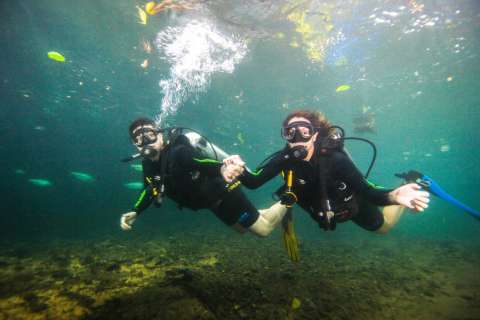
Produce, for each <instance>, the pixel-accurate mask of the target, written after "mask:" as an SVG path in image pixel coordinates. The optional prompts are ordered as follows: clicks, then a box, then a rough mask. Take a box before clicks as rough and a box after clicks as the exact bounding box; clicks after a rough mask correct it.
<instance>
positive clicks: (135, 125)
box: [128, 118, 157, 139]
mask: <svg viewBox="0 0 480 320" xmlns="http://www.w3.org/2000/svg"><path fill="white" fill-rule="evenodd" d="M147 125H151V126H153V127H156V126H157V124H156V123H155V121H153V120H152V119H149V118H138V119H136V120H134V121H133V122H132V123H131V124H130V126H129V127H128V133H129V134H130V138H131V139H133V138H134V136H133V130H134V129H135V128H138V127H141V126H147Z"/></svg>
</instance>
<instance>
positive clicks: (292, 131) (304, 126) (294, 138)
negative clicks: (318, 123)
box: [281, 121, 315, 143]
mask: <svg viewBox="0 0 480 320" xmlns="http://www.w3.org/2000/svg"><path fill="white" fill-rule="evenodd" d="M281 134H282V138H284V139H285V140H287V141H288V142H290V143H295V142H307V141H309V140H310V139H311V138H312V136H313V135H314V134H315V128H314V127H313V126H312V124H311V123H309V122H306V121H295V122H292V123H290V124H289V125H287V126H286V127H283V128H282V130H281Z"/></svg>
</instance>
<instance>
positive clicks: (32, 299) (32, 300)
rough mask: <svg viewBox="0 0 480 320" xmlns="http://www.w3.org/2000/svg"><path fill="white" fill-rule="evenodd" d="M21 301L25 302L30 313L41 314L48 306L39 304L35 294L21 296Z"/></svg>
mask: <svg viewBox="0 0 480 320" xmlns="http://www.w3.org/2000/svg"><path fill="white" fill-rule="evenodd" d="M23 299H24V300H25V302H26V303H27V306H28V308H29V309H30V311H32V312H41V311H44V310H46V309H48V305H47V304H45V303H43V302H40V300H39V299H38V296H37V295H36V294H33V293H27V294H26V295H24V296H23Z"/></svg>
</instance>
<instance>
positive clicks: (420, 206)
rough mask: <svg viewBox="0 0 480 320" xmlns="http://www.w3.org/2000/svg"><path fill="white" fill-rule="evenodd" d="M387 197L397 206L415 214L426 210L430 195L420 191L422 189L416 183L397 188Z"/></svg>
mask: <svg viewBox="0 0 480 320" xmlns="http://www.w3.org/2000/svg"><path fill="white" fill-rule="evenodd" d="M389 196H390V197H391V199H392V200H393V201H395V202H396V203H397V204H399V205H402V206H405V207H407V208H409V209H411V210H413V211H416V212H422V211H423V210H425V209H426V208H428V202H430V193H428V192H427V191H424V190H422V187H421V186H420V185H418V184H416V183H409V184H406V185H403V186H401V187H398V188H397V189H395V190H393V191H392V192H390V195H389Z"/></svg>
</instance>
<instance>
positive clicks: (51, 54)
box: [47, 51, 65, 62]
mask: <svg viewBox="0 0 480 320" xmlns="http://www.w3.org/2000/svg"><path fill="white" fill-rule="evenodd" d="M47 56H48V57H49V58H50V59H52V60H55V61H58V62H65V57H64V56H63V55H62V54H61V53H59V52H56V51H50V52H48V53H47Z"/></svg>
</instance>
